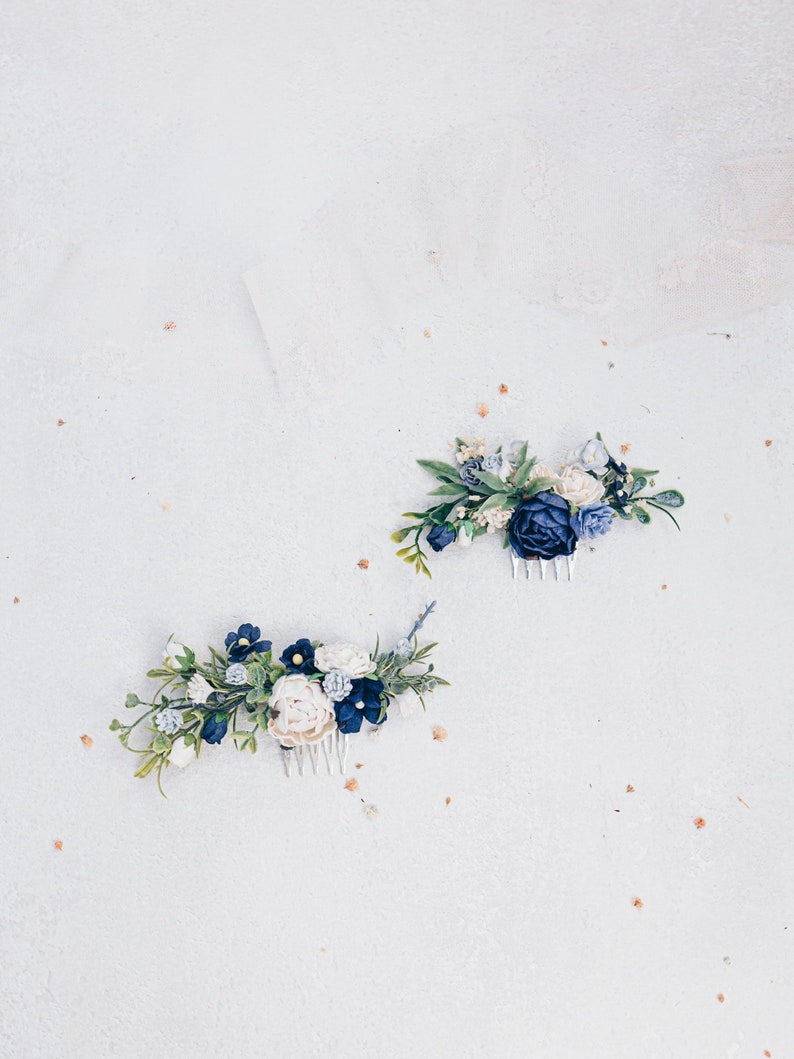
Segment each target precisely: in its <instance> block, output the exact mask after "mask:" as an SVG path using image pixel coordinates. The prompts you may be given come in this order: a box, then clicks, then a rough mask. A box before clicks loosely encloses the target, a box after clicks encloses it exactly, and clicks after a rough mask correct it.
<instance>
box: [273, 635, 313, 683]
mask: <svg viewBox="0 0 794 1059" xmlns="http://www.w3.org/2000/svg"><path fill="white" fill-rule="evenodd" d="M279 662H281V664H282V665H283V666H285V667H286V670H287V672H288V673H305V674H306V676H311V674H312V673H314V671H315V665H314V648H313V647H312V642H311V640H307V639H306V638H305V637H301V639H300V640H297V641H296V642H295V643H291V644H290V645H289V647H285V648H284V651H283V652H282V655H281V658H279Z"/></svg>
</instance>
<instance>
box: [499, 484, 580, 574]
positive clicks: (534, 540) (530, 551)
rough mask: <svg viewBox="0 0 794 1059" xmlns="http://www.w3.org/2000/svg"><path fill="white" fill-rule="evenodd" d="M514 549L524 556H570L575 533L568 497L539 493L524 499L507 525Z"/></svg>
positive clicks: (545, 557) (544, 557) (573, 545)
mask: <svg viewBox="0 0 794 1059" xmlns="http://www.w3.org/2000/svg"><path fill="white" fill-rule="evenodd" d="M507 535H508V537H509V539H510V544H511V545H512V548H513V551H514V552H515V553H516V555H518V556H520V557H521V558H522V559H531V558H533V557H537V558H539V559H554V558H556V557H557V556H558V555H571V554H572V552H573V550H574V548H575V547H576V533H575V532H574V529H573V526H571V509H570V508H569V506H568V502H567V500H563V498H562V497H561V496H558V495H557V494H556V493H538V494H537V495H536V496H531V497H529V499H528V500H522V501H521V503H520V504H519V505H518V507H517V508H516V509H515V511H514V512H513V517H512V518H511V519H510V524H509V525H508V527H507Z"/></svg>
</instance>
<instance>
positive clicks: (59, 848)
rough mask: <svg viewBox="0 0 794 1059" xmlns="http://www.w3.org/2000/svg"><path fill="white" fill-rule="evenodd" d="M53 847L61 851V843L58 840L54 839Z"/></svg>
mask: <svg viewBox="0 0 794 1059" xmlns="http://www.w3.org/2000/svg"><path fill="white" fill-rule="evenodd" d="M53 846H55V848H56V849H57V850H62V849H63V842H61V840H60V839H59V838H56V840H55V841H54V842H53Z"/></svg>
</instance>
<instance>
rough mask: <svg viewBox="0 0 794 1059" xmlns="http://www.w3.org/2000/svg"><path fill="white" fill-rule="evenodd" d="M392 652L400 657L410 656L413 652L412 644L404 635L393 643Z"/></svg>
mask: <svg viewBox="0 0 794 1059" xmlns="http://www.w3.org/2000/svg"><path fill="white" fill-rule="evenodd" d="M394 653H395V654H396V655H399V656H400V657H401V658H410V657H411V655H412V654H413V653H414V649H413V645H412V643H411V641H410V640H408V639H406V638H405V637H404V636H403V638H402V639H401V640H398V641H397V643H396V644H395V645H394Z"/></svg>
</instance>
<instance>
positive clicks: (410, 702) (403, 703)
mask: <svg viewBox="0 0 794 1059" xmlns="http://www.w3.org/2000/svg"><path fill="white" fill-rule="evenodd" d="M395 706H396V707H397V708H398V709H399V711H400V716H401V717H410V716H411V714H412V713H415V712H416V710H417V708H418V707H419V696H418V695H417V694H416V692H415V691H412V689H411V688H408V690H407V691H401V692H400V694H399V695H395V696H394V698H393V699H392V701H391V709H393V708H394V707H395Z"/></svg>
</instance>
